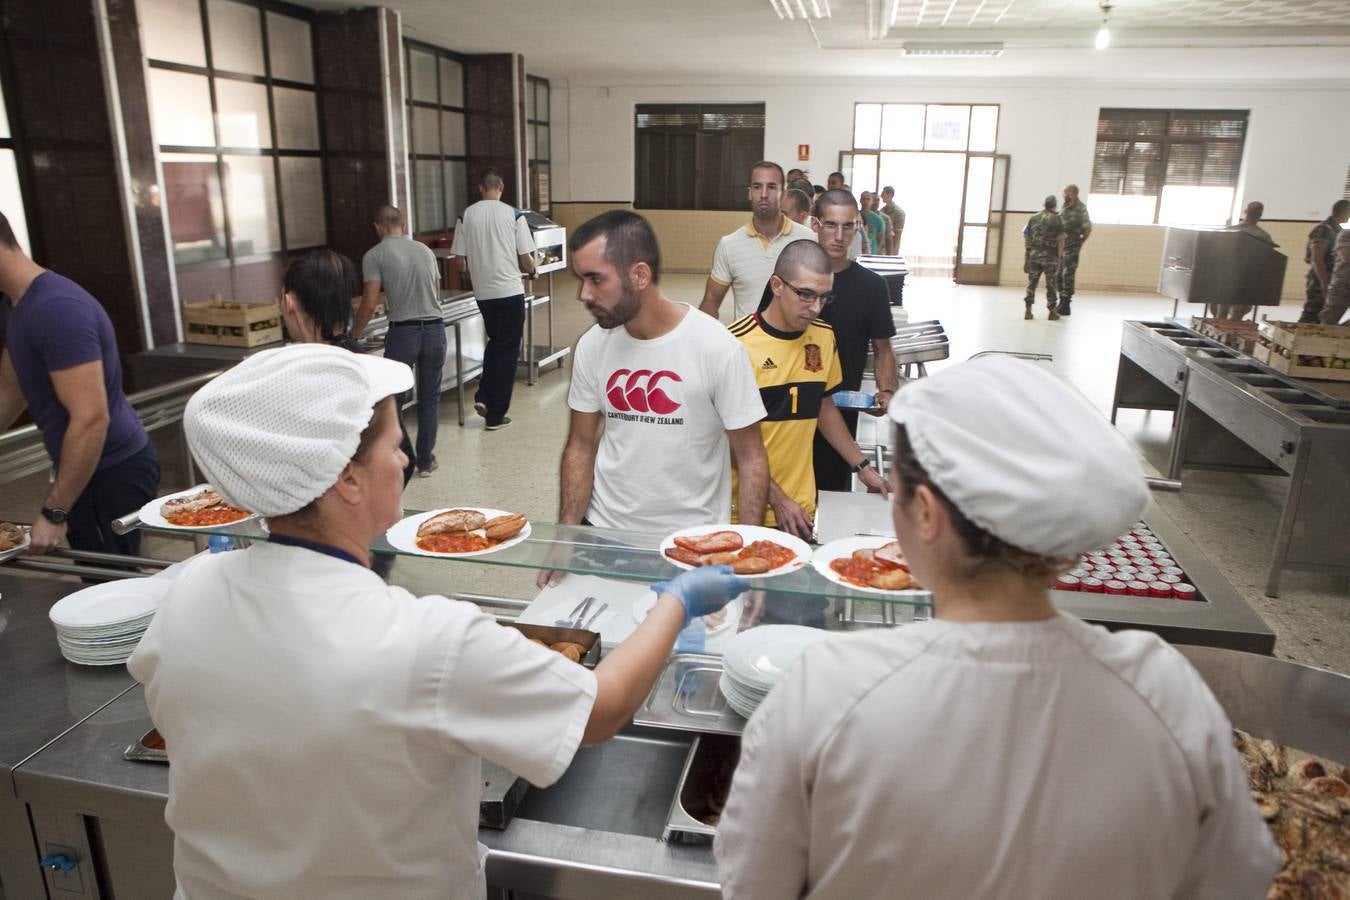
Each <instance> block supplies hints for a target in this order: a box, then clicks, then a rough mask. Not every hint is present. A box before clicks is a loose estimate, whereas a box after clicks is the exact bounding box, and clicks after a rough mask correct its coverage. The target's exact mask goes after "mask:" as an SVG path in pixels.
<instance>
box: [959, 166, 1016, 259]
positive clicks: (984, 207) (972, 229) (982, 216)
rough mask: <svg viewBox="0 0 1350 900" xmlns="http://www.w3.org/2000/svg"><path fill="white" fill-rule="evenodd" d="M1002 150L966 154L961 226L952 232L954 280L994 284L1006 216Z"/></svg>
mask: <svg viewBox="0 0 1350 900" xmlns="http://www.w3.org/2000/svg"><path fill="white" fill-rule="evenodd" d="M1009 161H1010V158H1009V157H1008V156H1007V154H1003V153H968V154H966V167H965V168H966V171H965V185H964V188H963V190H962V193H961V225H960V228H959V229H958V230H957V234H956V283H957V284H998V280H999V279H998V275H999V266H1000V263H1001V262H1002V259H1003V234H1004V231H1005V227H1004V226H1005V224H1006V220H1007V215H1008V166H1009Z"/></svg>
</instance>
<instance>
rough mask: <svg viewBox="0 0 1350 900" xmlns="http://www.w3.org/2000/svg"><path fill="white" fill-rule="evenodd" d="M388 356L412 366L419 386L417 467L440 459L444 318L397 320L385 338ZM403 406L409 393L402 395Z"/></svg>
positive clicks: (400, 401) (420, 467)
mask: <svg viewBox="0 0 1350 900" xmlns="http://www.w3.org/2000/svg"><path fill="white" fill-rule="evenodd" d="M384 356H385V358H386V359H394V360H398V361H399V362H401V363H406V364H407V365H409V366H412V370H413V377H414V383H415V384H416V385H417V458H416V460H415V462H416V463H417V468H419V469H428V468H430V467H431V463H432V462H433V461H434V460H435V459H436V453H435V451H436V425H437V421H438V418H439V416H440V402H441V370H442V369H444V368H445V323H444V322H442V321H441V320H440V319H410V320H408V321H406V322H393V323H391V324H390V326H389V333H388V335H387V336H386V337H385V339H384ZM398 402H399V406H400V407H401V406H402V405H403V404H404V403H407V402H408V394H403V395H401V396H400V397H399V398H398Z"/></svg>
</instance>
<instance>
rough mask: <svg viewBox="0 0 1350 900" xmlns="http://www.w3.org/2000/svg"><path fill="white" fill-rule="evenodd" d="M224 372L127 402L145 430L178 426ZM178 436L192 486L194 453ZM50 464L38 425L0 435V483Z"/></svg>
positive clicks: (177, 383)
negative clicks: (197, 396) (200, 394)
mask: <svg viewBox="0 0 1350 900" xmlns="http://www.w3.org/2000/svg"><path fill="white" fill-rule="evenodd" d="M221 371H224V370H223V369H222V370H220V371H216V372H208V373H206V374H204V375H194V376H192V377H191V378H182V379H179V380H178V381H171V382H169V383H168V384H162V385H160V386H159V387H153V388H148V389H147V390H144V391H139V392H137V393H135V394H132V395H131V396H129V397H128V398H127V399H128V400H130V401H131V408H132V409H134V410H136V414H137V415H138V416H140V419H141V424H142V425H144V426H145V430H146V431H156V430H158V429H160V428H166V427H168V426H170V425H177V424H179V423H180V422H182V421H183V408H184V407H185V406H187V402H188V399H189V398H190V397H191V396H192V395H193V394H194V393H196V391H197V388H199V387H201V386H202V385H204V384H206V383H207V382H208V381H210V380H211V379H212V378H215V377H216V376H217V375H219V374H220V373H221ZM178 437H179V441H180V444H181V446H182V448H183V460H184V464H185V467H186V469H187V480H188V483H189V484H192V483H195V482H196V480H197V475H196V471H195V469H194V467H193V465H192V454H191V453H189V452H188V449H187V442H186V441H184V440H183V436H182V432H181V431H180V432H179V436H178ZM51 465H52V462H51V459H50V457H48V456H47V448H46V446H45V445H44V444H43V443H42V432H40V431H38V428H37V426H36V425H25V426H23V427H22V428H14V429H11V430H10V431H6V432H5V433H4V434H0V484H5V483H7V482H10V481H18V480H19V479H20V478H26V477H27V476H29V475H33V474H36V473H38V472H42V471H46V470H49V469H50V468H51Z"/></svg>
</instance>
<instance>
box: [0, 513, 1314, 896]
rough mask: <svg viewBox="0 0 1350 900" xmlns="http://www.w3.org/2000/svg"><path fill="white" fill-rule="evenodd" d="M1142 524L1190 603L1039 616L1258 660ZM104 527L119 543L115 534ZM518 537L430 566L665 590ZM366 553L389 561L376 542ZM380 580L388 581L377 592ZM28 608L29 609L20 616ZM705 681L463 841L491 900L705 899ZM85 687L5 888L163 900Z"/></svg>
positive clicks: (150, 833)
mask: <svg viewBox="0 0 1350 900" xmlns="http://www.w3.org/2000/svg"><path fill="white" fill-rule="evenodd" d="M1149 521H1150V522H1151V524H1152V525H1153V526H1154V528H1155V530H1156V531H1157V533H1158V535H1159V537H1160V538H1161V539H1162V541H1163V542H1164V543H1165V545H1166V547H1167V549H1168V550H1169V551H1171V552H1172V553H1173V554H1175V558H1176V561H1177V562H1179V563H1180V564H1181V565H1183V566H1184V567H1185V568H1186V571H1187V573H1188V575H1190V576H1191V577H1192V578H1194V579H1195V581H1196V584H1197V585H1198V586H1199V587H1200V592H1201V596H1202V597H1203V598H1204V599H1203V600H1200V601H1179V600H1168V601H1162V600H1150V599H1148V598H1141V597H1112V598H1107V597H1105V596H1102V595H1097V596H1094V597H1092V598H1085V597H1084V596H1079V595H1068V596H1064V595H1063V592H1058V591H1057V592H1056V594H1055V602H1056V604H1057V605H1059V606H1060V608H1062V609H1070V610H1072V611H1075V612H1078V613H1079V614H1080V615H1083V616H1084V617H1086V618H1089V619H1093V620H1096V621H1103V622H1106V623H1108V624H1111V625H1113V626H1117V627H1120V626H1135V625H1141V626H1143V627H1148V628H1152V629H1153V630H1156V631H1158V632H1160V633H1162V634H1164V635H1166V636H1168V637H1170V638H1172V639H1174V640H1190V641H1193V642H1196V643H1212V644H1215V645H1217V646H1221V647H1233V646H1236V647H1245V648H1248V649H1255V650H1258V651H1262V652H1269V649H1270V646H1271V644H1272V642H1273V638H1272V636H1271V634H1270V632H1269V631H1268V630H1267V629H1265V627H1264V626H1263V625H1262V624H1261V623H1260V620H1259V619H1258V618H1257V617H1256V616H1255V614H1254V613H1252V612H1251V611H1250V610H1249V609H1247V608H1246V607H1245V606H1243V605H1242V603H1241V600H1240V599H1239V598H1237V597H1236V596H1235V595H1233V594H1232V591H1231V588H1228V587H1227V585H1225V584H1223V582H1222V578H1221V577H1220V576H1219V575H1218V573H1217V572H1215V571H1214V570H1213V569H1212V568H1210V567H1208V566H1207V565H1206V564H1204V563H1203V560H1201V559H1199V557H1198V554H1196V553H1195V551H1194V548H1193V547H1191V546H1190V545H1189V544H1188V543H1187V542H1186V541H1185V540H1184V538H1182V537H1181V536H1180V535H1177V534H1175V533H1174V532H1172V531H1170V530H1169V529H1168V528H1167V527H1166V525H1165V523H1164V522H1162V521H1160V520H1158V519H1156V518H1150V519H1149ZM820 525H821V531H822V535H821V537H822V539H830V538H834V537H840V536H848V535H851V534H853V533H856V532H863V533H875V532H878V531H880V532H885V531H886V530H888V529H889V527H890V526H889V513H888V507H887V505H886V503H885V502H884V501H883V500H882V499H881V498H880V497H876V496H870V495H864V494H826V495H824V496H823V497H822V502H821V523H820ZM122 527H137V525H136V523H135V522H134V521H128V522H124V523H123V526H122ZM532 528H533V532H532V534H531V535H530V537H529V538H528V539H527V540H525V541H523V542H522V543H520V544H518V545H516V546H514V547H510V548H508V549H505V550H503V551H501V552H500V553H498V554H494V555H492V556H489V557H478V558H475V559H473V560H464V561H450V562H449V563H448V566H449V568H450V569H451V571H453V567H454V566H455V565H462V564H464V562H477V563H479V564H484V563H486V564H496V565H507V566H520V567H527V568H534V569H539V568H552V569H557V570H566V571H570V572H578V573H588V574H601V575H609V576H617V577H622V578H625V579H630V580H637V581H654V580H658V579H664V578H668V577H670V575H671V574H673V572H674V569H673V567H672V566H671V565H670V564H669V563H668V562H666V561H665V560H664V559H663V557H662V556H661V554H660V552H659V550H658V549H657V548H658V544H659V541H660V539H661V536H660V535H644V534H634V533H629V532H618V531H611V530H606V529H597V528H585V527H580V526H561V525H548V524H546V523H539V522H536V523H532ZM147 530H150V529H147ZM213 530H216V531H219V532H220V533H228V534H233V535H236V536H240V537H251V538H259V537H261V536H262V532H261V530H260V529H259V528H258V527H257V525H256V523H242V524H237V525H230V526H221V527H219V528H217V529H213ZM161 533H167V532H161ZM178 534H179V535H181V534H182V533H181V532H178ZM377 549H389V548H387V547H385V546H383V542H380V545H378V546H377ZM398 571H399V570H398V568H397V567H396V568H395V581H397V579H398ZM757 586H759V587H763V588H766V589H768V588H771V589H772V591H771V592H769V591H766V593H767V594H768V597H767V601H766V602H767V604H768V605H769V606H770V607H771V608H772V607H773V606H774V605H775V604H780V603H781V604H783V605H785V606H788V607H792V606H794V605H795V606H798V607H801V606H810V607H811V609H812V610H814V612H815V613H816V614H818V615H817V618H816V619H815V622H816V624H817V625H818V627H824V628H827V629H830V630H855V629H859V628H863V627H869V626H867V625H865V624H864V623H865V621H866V620H868V618H869V616H870V618H871V620H872V621H876V622H886V621H888V617H887V612H888V611H889V612H890V616H889V621H904V620H907V619H921V618H925V617H926V616H927V615H928V614H929V605H928V600H929V598H928V596H927V595H926V594H923V593H917V594H908V595H900V596H897V597H895V598H888V597H880V596H878V595H876V594H864V593H862V592H857V591H852V590H849V589H844V588H841V587H839V586H837V585H836V584H834V583H833V582H830V581H827V580H825V579H824V578H823V577H821V576H820V575H819V574H818V573H816V572H815V571H814V570H806V571H800V572H796V573H793V574H790V575H784V576H781V577H778V578H774V579H771V580H770V579H765V580H762V581H760V582H759V583H758V584H757ZM75 587H76V585H74V584H73V583H65V584H61V585H60V586H59V587H50V588H48V593H49V594H50V595H51V598H50V599H54V598H55V597H56V596H57V595H59V594H62V593H64V592H66V591H69V590H72V589H74V588H75ZM5 590H6V594H9V589H8V588H6V589H5ZM18 593H21V594H23V600H22V606H21V607H20V606H19V605H17V604H15V605H11V602H12V599H14V598H11V597H6V605H5V606H3V607H0V612H3V611H4V610H5V609H19V608H21V609H22V611H23V615H24V616H26V617H27V618H29V619H32V620H33V621H32V622H30V623H28V625H27V626H26V628H24V629H20V630H19V636H20V637H22V638H23V639H24V645H25V646H27V647H30V648H32V649H31V652H33V653H37V654H39V655H42V656H43V657H44V662H43V664H42V665H43V666H45V667H46V668H47V669H51V670H53V671H54V672H55V673H56V675H58V676H59V677H60V678H61V679H64V680H65V683H66V684H67V686H66V687H64V688H63V687H62V686H61V685H56V684H53V685H48V686H46V687H45V688H41V689H39V690H34V691H33V692H31V693H32V696H28V692H27V691H24V692H23V694H24V696H23V697H22V699H21V703H23V704H25V705H27V706H33V707H41V706H43V705H44V704H47V703H51V702H52V701H53V699H54V698H60V697H61V693H62V691H63V690H69V683H78V682H79V680H80V679H82V678H83V673H84V671H85V670H83V669H82V668H81V667H77V666H73V665H69V664H66V663H63V662H62V661H61V659H60V657H59V656H58V653H57V647H56V644H55V641H54V640H52V637H53V635H52V633H51V628H50V625H47V624H46V621H45V608H46V606H47V603H46V602H41V601H43V600H44V599H45V598H46V595H45V594H43V595H34V594H31V593H29V592H28V591H24V590H20V591H18ZM35 597H36V599H38V600H39V601H40V602H37V603H34V602H32V599H34V598H35ZM794 601H795V603H794ZM803 601H806V602H805V603H803ZM44 626H45V630H44ZM10 631H11V632H13V631H14V628H13V626H11V629H10ZM30 632H36V634H33V633H30ZM13 640H14V635H13V634H11V633H0V659H3V658H4V656H5V652H6V649H7V648H6V647H5V645H6V644H7V643H9V642H12V641H13ZM719 669H720V658H719V657H717V656H715V655H712V654H702V655H693V656H691V655H688V654H676V655H675V656H674V657H672V660H671V662H670V663H669V664H668V665H667V668H666V670H665V672H664V673H663V675H662V677H661V680H660V681H659V683H658V685H657V687H656V688H655V690H654V691H653V693H652V695H651V697H649V698H648V701H647V702H646V703H645V704H644V706H643V708H642V709H641V710H640V711H639V713H638V715H637V716H635V723H634V725H632V726H630V727H629V728H628V729H626V730H625V731H624V732H623V733H622V734H621V735H619V736H618V737H617V738H616V739H615V740H613V741H610V742H608V743H606V744H604V745H601V746H598V747H592V748H585V749H583V750H581V751H579V753H578V754H577V756H576V758H575V760H574V761H573V763H572V765H571V766H570V767H569V769H568V771H567V772H566V774H565V775H564V776H563V778H562V779H561V780H560V781H559V782H558V783H557V784H556V785H554V786H553V787H550V788H548V789H546V790H537V789H531V790H530V791H529V792H527V793H526V794H525V796H524V798H523V800H521V802H520V804H519V806H518V807H517V808H516V809H515V814H514V818H512V819H511V820H510V821H509V822H507V823H506V825H505V827H504V828H501V829H496V830H494V829H487V828H484V829H481V830H480V833H479V837H480V840H481V841H482V842H483V843H484V844H486V845H487V846H488V847H489V851H490V852H489V857H488V863H487V865H488V869H487V871H488V879H489V885H490V891H491V892H492V894H493V895H494V896H499V897H500V896H504V895H503V894H502V892H503V891H512V892H525V893H528V894H531V895H541V896H549V897H569V898H592V897H600V896H615V897H618V896H644V897H652V898H672V900H674V898H713V897H717V896H719V894H718V884H717V874H716V866H715V863H714V860H713V857H712V853H711V848H710V845H709V843H708V841H709V839H710V838H709V833H710V832H713V831H714V830H715V826H714V825H711V824H709V823H710V822H713V821H715V820H713V819H711V815H710V814H712V813H713V812H714V811H715V808H716V805H717V804H716V802H715V801H716V796H717V793H718V792H719V791H723V790H725V786H726V783H727V780H728V779H729V777H730V773H731V770H732V767H733V766H734V762H735V753H736V748H737V736H738V734H739V732H740V730H741V728H742V727H743V725H744V721H743V720H742V719H740V717H739V716H737V715H736V714H735V713H733V712H731V711H730V710H729V709H727V708H726V705H725V701H724V700H723V699H722V697H721V695H720V693H719V692H717V690H716V687H715V685H716V678H715V677H712V678H711V680H709V676H712V675H715V673H716V672H717V671H718V670H719ZM1309 671H1311V670H1309ZM1318 674H1320V673H1318ZM91 677H93V678H95V679H97V678H104V679H107V682H106V683H101V684H100V686H99V691H98V692H97V695H96V696H92V697H91V698H90V701H89V703H88V704H85V705H84V706H81V707H80V708H78V709H72V711H71V713H70V715H69V716H64V715H63V717H62V721H61V722H59V723H55V724H54V725H53V726H51V728H50V729H48V732H49V733H47V732H44V733H42V734H36V735H33V736H30V737H29V738H28V740H27V741H26V742H25V741H20V743H27V744H31V745H32V746H31V747H25V748H23V749H22V750H21V751H19V752H16V753H15V754H13V756H14V763H13V765H12V767H11V768H12V769H13V787H14V800H13V801H12V802H11V804H10V806H9V807H5V808H4V809H3V811H4V813H5V815H6V816H7V819H6V820H4V821H3V822H0V825H5V826H7V827H9V828H11V829H17V832H16V833H19V832H22V831H23V829H25V828H29V827H30V823H31V828H32V829H33V834H32V837H31V839H26V840H18V841H17V842H16V841H12V840H11V841H6V842H4V845H3V846H0V857H3V860H0V865H3V866H4V867H5V868H3V869H0V871H2V872H8V871H11V870H12V871H14V872H17V873H21V874H18V875H15V876H14V877H15V878H23V877H27V878H28V879H29V880H30V881H31V880H32V878H33V875H34V874H35V873H37V872H38V860H39V859H40V858H41V857H42V856H49V855H55V852H56V851H58V850H62V849H64V850H67V851H69V852H70V853H73V854H75V856H76V857H79V859H78V860H76V866H75V868H74V870H73V871H76V872H79V873H81V878H82V879H83V880H82V884H83V885H84V886H85V887H84V889H85V890H87V891H88V892H89V893H88V896H93V897H102V896H106V897H111V896H114V895H116V896H134V897H138V898H150V900H154V898H158V897H163V898H166V900H167V898H168V897H169V896H170V895H171V892H172V873H171V860H172V842H171V837H170V835H169V833H168V831H167V829H166V828H165V827H164V825H163V805H164V801H165V799H166V792H167V772H166V770H165V769H164V768H163V767H162V766H156V765H151V764H146V763H140V762H130V761H127V760H126V759H124V758H123V752H124V750H125V749H126V748H127V747H128V745H130V744H133V743H134V742H136V741H137V740H138V739H139V738H140V737H141V735H142V734H144V733H145V732H146V731H147V730H148V729H149V728H150V727H151V722H150V720H149V717H148V714H147V711H146V707H145V700H144V696H143V692H142V691H141V689H140V688H139V686H134V685H132V684H131V680H130V678H129V677H128V676H127V674H126V672H125V670H124V669H123V668H122V667H117V668H116V669H115V670H108V672H107V673H105V672H95V673H94V674H93V675H92V676H91ZM11 693H18V692H11ZM11 702H12V699H11ZM57 702H58V704H59V703H60V702H65V701H64V700H57ZM90 713H92V715H91V714H90ZM70 725H78V727H74V728H71V727H69V726H70ZM38 751H40V752H38ZM20 836H22V835H20ZM49 851H52V852H49ZM66 855H67V856H68V857H69V854H66ZM69 858H72V859H74V858H75V857H69ZM67 875H68V873H59V874H58V873H56V872H48V873H46V874H45V876H44V877H46V878H47V879H48V880H47V882H46V884H47V885H48V888H49V889H50V890H51V893H50V894H49V895H47V894H43V893H40V892H37V891H34V892H30V893H23V894H20V895H19V896H35V897H42V896H51V897H56V896H65V894H59V893H57V890H56V888H55V886H54V884H55V883H54V882H53V881H52V879H55V878H58V877H66V876H67ZM15 883H18V884H24V883H26V882H22V881H16V882H15Z"/></svg>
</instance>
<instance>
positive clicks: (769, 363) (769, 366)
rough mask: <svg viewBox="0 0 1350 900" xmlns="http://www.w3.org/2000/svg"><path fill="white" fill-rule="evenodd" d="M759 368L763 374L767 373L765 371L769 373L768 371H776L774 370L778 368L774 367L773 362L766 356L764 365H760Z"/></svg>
mask: <svg viewBox="0 0 1350 900" xmlns="http://www.w3.org/2000/svg"><path fill="white" fill-rule="evenodd" d="M760 368H761V369H763V370H764V371H765V372H767V371H769V370H770V369H776V368H778V366H776V365H774V362H773V359H772V358H770V357H767V356H766V357H765V358H764V364H763V365H761V366H760Z"/></svg>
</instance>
